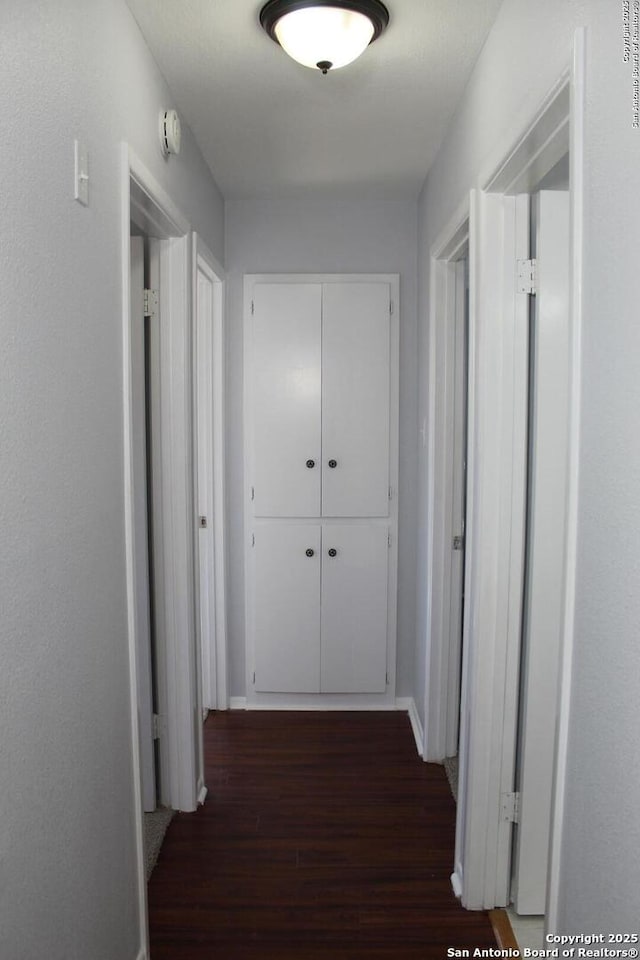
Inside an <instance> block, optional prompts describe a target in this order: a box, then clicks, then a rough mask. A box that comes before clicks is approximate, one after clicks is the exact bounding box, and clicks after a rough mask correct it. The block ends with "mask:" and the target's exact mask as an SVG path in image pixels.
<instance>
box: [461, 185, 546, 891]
mask: <svg viewBox="0 0 640 960" xmlns="http://www.w3.org/2000/svg"><path fill="white" fill-rule="evenodd" d="M528 242H529V225H528V198H524V197H519V198H509V197H504V196H500V195H495V194H488V193H483V192H477V193H475V192H474V196H473V202H472V207H471V219H470V259H469V263H470V287H471V291H472V294H473V295H472V298H471V302H470V356H469V362H470V369H471V370H473V396H474V399H475V408H474V415H473V417H472V418H471V419H470V428H471V434H472V436H471V437H470V458H469V460H470V462H469V474H468V476H469V496H468V510H467V516H468V526H467V530H468V531H469V534H470V539H471V537H472V539H471V542H470V543H469V546H468V549H467V566H466V575H465V598H466V600H465V615H464V661H465V668H466V669H465V675H464V677H463V684H464V686H463V696H462V714H463V737H462V740H461V748H460V766H461V768H462V771H463V774H464V778H463V780H462V789H461V790H460V794H459V801H458V809H457V824H458V831H457V839H456V861H458V860H459V861H460V862H462V864H463V865H464V877H463V880H464V882H463V890H462V901H463V904H464V906H466V907H468V908H470V909H485V908H487V907H494V906H504V905H505V903H506V902H507V898H508V875H509V870H508V848H509V844H510V836H511V825H510V824H508V823H507V822H506V821H503V820H502V818H501V816H500V794H501V792H503V791H505V790H507V789H512V783H513V764H514V758H515V728H516V714H517V710H516V708H517V696H516V695H517V676H518V674H517V658H518V654H519V646H520V627H521V610H522V584H523V569H524V520H525V489H526V415H527V391H526V383H527V377H526V370H527V346H528V324H527V322H526V321H527V315H528V299H527V298H526V297H525V296H524V295H520V296H519V295H518V294H517V293H516V288H515V260H516V259H517V258H518V257H520V258H521V257H522V256H523V247H524V245H526V248H527V250H528ZM488 371H491V375H490V376H489V375H487V374H488ZM461 837H462V838H463V840H462V842H461Z"/></svg>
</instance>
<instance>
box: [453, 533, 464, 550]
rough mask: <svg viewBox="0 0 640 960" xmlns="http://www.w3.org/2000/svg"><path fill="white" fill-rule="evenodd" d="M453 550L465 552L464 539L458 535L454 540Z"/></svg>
mask: <svg viewBox="0 0 640 960" xmlns="http://www.w3.org/2000/svg"><path fill="white" fill-rule="evenodd" d="M453 549H454V550H464V537H463V536H461V535H458V536H457V537H454V538H453Z"/></svg>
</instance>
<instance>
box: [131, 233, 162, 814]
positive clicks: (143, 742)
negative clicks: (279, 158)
mask: <svg viewBox="0 0 640 960" xmlns="http://www.w3.org/2000/svg"><path fill="white" fill-rule="evenodd" d="M130 283H131V287H130V290H131V406H132V427H133V433H132V452H133V509H134V538H135V565H136V604H135V606H136V645H137V665H138V671H137V685H138V726H139V734H140V762H141V772H142V801H143V806H144V810H145V811H150V810H155V808H156V772H155V761H154V744H153V674H152V667H151V622H150V591H149V546H148V545H149V538H148V521H147V509H148V506H147V430H146V396H145V394H146V389H145V332H144V325H145V319H144V241H143V239H142V237H131V268H130Z"/></svg>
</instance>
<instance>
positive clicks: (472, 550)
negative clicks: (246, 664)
mask: <svg viewBox="0 0 640 960" xmlns="http://www.w3.org/2000/svg"><path fill="white" fill-rule="evenodd" d="M584 63H585V30H584V29H580V30H578V31H576V34H575V37H574V50H573V62H572V66H571V69H570V70H567V71H566V72H565V73H564V74H563V75H562V76H561V77H560V78H559V80H558V82H557V83H556V84H555V86H554V87H553V89H552V90H551V91H550V93H549V95H548V96H547V97H546V98H545V99H544V101H543V103H542V104H541V105H540V107H539V109H538V110H537V111H536V112H535V114H534V115H533V116H532V117H529V118H528V120H527V122H526V124H525V125H524V127H523V129H521V131H520V132H518V133H517V135H516V136H515V137H514V136H511V137H510V138H509V141H507V143H506V145H505V146H504V148H501V149H499V150H497V151H496V153H495V160H493V161H492V162H491V163H490V164H489V165H488V167H487V173H486V175H484V176H481V177H480V178H479V180H478V190H477V191H473V194H472V204H473V205H474V206H475V207H476V215H477V213H480V212H481V210H482V208H483V207H484V208H489V207H491V206H495V205H498V206H502V205H503V204H505V203H506V202H508V201H509V200H512V199H513V198H514V197H516V196H517V195H518V194H523V193H526V194H528V192H529V191H530V190H531V189H532V188H533V187H534V186H535V185H537V183H538V182H539V181H540V180H541V179H542V177H543V176H544V174H545V173H546V172H547V171H548V170H550V169H551V168H552V167H553V166H554V165H555V163H556V162H557V161H558V160H559V159H560V158H561V157H562V156H563V155H564V154H565V153H566V152H567V151H568V150H569V152H570V162H571V199H570V204H571V276H570V287H571V309H570V331H569V337H570V355H571V357H570V366H571V369H570V371H569V376H570V400H569V483H568V489H567V518H568V519H567V537H566V543H567V552H566V556H565V562H564V569H565V584H564V603H563V606H564V623H563V636H562V653H561V668H560V684H559V718H558V724H557V738H556V754H555V758H554V795H553V812H552V826H551V838H550V868H549V884H548V891H547V909H546V922H547V929H550V930H553V929H554V926H555V923H556V918H557V910H558V902H559V893H560V874H559V858H560V848H561V843H562V827H563V814H564V800H565V775H566V766H567V763H566V761H567V752H568V736H567V734H568V718H569V710H570V684H571V662H572V649H573V624H574V602H575V569H576V542H577V536H576V533H577V522H576V518H577V493H578V456H577V454H578V446H579V399H580V340H581V336H580V331H581V303H582V244H583V240H582V235H583V234H582V222H583V204H584V200H583V196H584V173H583V164H584V132H583V131H584V119H583V114H584ZM490 219H491V218H490ZM493 222H494V224H495V223H496V222H497V221H496V218H495V217H494V218H493ZM480 239H481V240H483V241H484V242H482V246H481V247H480V248H479V249H476V250H475V252H474V253H473V254H472V258H471V264H470V265H471V277H470V285H471V290H470V322H471V332H470V341H471V342H470V368H471V371H472V369H473V366H474V360H475V359H476V358H475V352H476V350H477V345H476V343H475V333H476V331H477V327H478V322H479V320H480V321H481V322H482V323H483V324H484V325H485V328H486V326H487V324H489V325H492V326H493V328H494V331H493V332H494V336H495V337H496V338H497V339H496V344H497V346H498V347H501V348H502V349H505V348H507V346H508V345H507V344H506V343H505V342H504V338H503V333H505V331H507V326H508V325H506V324H504V325H503V331H502V332H501V331H500V330H499V329H498V327H499V324H497V323H496V318H499V316H500V310H499V309H496V305H495V304H494V305H493V308H492V303H491V290H490V289H487V288H486V286H485V287H484V288H483V287H480V288H479V287H478V286H477V282H478V276H479V273H480V275H482V273H483V271H484V273H485V274H486V271H487V267H488V265H489V264H490V263H491V262H493V270H494V272H495V271H500V270H502V272H503V276H504V277H505V278H507V277H508V271H509V270H512V267H508V266H506V264H505V263H504V260H503V259H502V260H501V259H500V258H496V257H495V256H493V257H492V256H491V252H494V253H495V251H496V250H498V251H499V250H500V248H501V245H502V244H501V240H502V238H501V237H499V236H496V237H494V238H493V242H492V243H491V244H489V245H487V244H486V241H487V239H489V238H487V237H484V238H480ZM505 267H506V269H505ZM512 281H513V278H511V281H508V282H512ZM498 307H499V305H498ZM492 318H493V319H492ZM506 335H507V336H508V332H507V333H506ZM507 366H508V365H507ZM503 367H504V371H503V372H504V374H505V375H506V377H507V379H508V378H509V377H512V378H513V377H514V374H515V371H514V370H513V368H512V369H511V371H510V372H509V370H508V369H506V366H505V365H503ZM471 378H473V380H474V383H473V385H472V384H471V383H470V389H471V390H472V392H473V393H475V395H476V397H475V407H476V408H477V407H478V405H479V402H480V400H481V398H483V403H484V404H485V405H487V404H488V406H486V407H485V413H489V414H490V415H492V416H494V417H499V416H500V407H501V398H500V393H499V391H497V390H496V389H495V384H492V383H490V382H489V383H488V382H486V381H487V378H486V377H485V378H484V381H483V380H481V379H480V378H478V377H476V376H475V374H474V373H473V372H471V373H470V379H471ZM503 379H504V378H503ZM492 395H493V398H492ZM476 416H477V409H476V414H475V415H474V417H473V418H470V437H469V449H470V458H469V482H468V491H469V493H468V530H469V533H470V535H472V536H473V541H474V542H473V543H469V544H468V550H467V560H468V563H467V573H466V588H465V593H466V595H467V600H468V609H467V611H466V615H465V638H464V668H463V714H465V716H466V719H465V722H464V723H463V730H462V739H461V750H460V788H459V790H460V792H459V801H458V820H457V830H456V855H455V865H454V873H453V875H452V885H453V888H454V891H455V892H456V893H457V894H458V895H459V896H461V898H462V902H463V904H464V906H466V907H468V908H470V909H486V908H492V907H495V906H504V905H506V903H507V902H508V897H509V882H508V881H509V875H510V829H509V828H510V824H509V823H508V822H507V816H506V814H505V813H504V812H503V811H502V810H501V794H502V793H503V792H504V791H505V790H509V789H513V787H512V786H511V787H509V786H508V784H506V783H505V777H504V774H505V772H508V770H509V768H510V767H511V768H512V767H513V760H514V751H515V741H516V727H517V684H518V680H519V676H518V671H517V669H516V663H517V658H518V655H519V649H515V648H514V645H513V642H511V643H509V642H505V638H504V635H503V636H502V639H500V636H499V633H498V630H497V627H498V621H497V617H498V616H502V617H504V615H505V610H504V607H501V606H500V604H504V603H505V601H506V600H508V598H509V597H511V599H512V602H513V603H514V604H515V605H516V609H517V606H518V605H519V606H521V603H522V587H523V584H522V582H520V583H519V584H518V583H517V581H516V580H514V578H513V575H512V574H513V572H514V568H513V566H512V564H511V563H510V562H508V563H506V564H505V563H504V562H503V563H502V564H500V565H499V566H498V567H497V568H496V569H497V570H499V571H500V570H501V571H502V572H501V573H500V575H499V576H498V577H497V578H496V579H495V581H494V582H489V583H487V584H485V591H484V595H483V596H478V593H477V586H478V583H479V581H477V582H476V580H477V578H478V577H479V570H478V569H477V568H478V564H481V563H483V562H484V561H485V559H486V558H485V552H486V551H487V550H489V551H490V552H491V553H492V554H493V556H494V560H495V561H496V562H498V561H499V559H500V556H501V555H502V556H504V554H503V551H504V550H506V549H507V547H508V544H509V542H510V539H511V535H512V533H513V532H515V533H516V538H517V530H516V531H514V530H513V522H515V523H516V525H517V524H518V523H519V522H520V520H519V519H518V518H519V507H518V505H517V504H516V505H512V523H507V524H504V525H503V534H501V533H499V534H498V539H499V540H502V541H503V542H502V543H501V544H500V548H499V549H498V550H496V543H497V541H496V539H495V538H496V529H495V528H494V527H492V526H491V524H486V523H485V524H482V523H480V522H479V520H480V516H479V514H478V509H479V510H480V511H481V512H482V509H483V507H482V504H481V502H480V501H479V500H478V494H479V493H481V491H482V488H483V485H484V487H485V489H486V488H487V484H490V483H491V482H493V483H494V484H495V483H496V482H497V483H498V484H499V485H500V495H501V497H504V496H505V495H507V494H508V492H509V491H511V490H512V479H513V471H514V466H515V465H516V464H515V462H514V461H511V462H509V460H508V459H503V461H502V463H501V465H500V467H499V470H498V473H497V476H495V477H493V478H492V477H491V467H490V463H489V459H488V458H487V449H486V445H484V447H485V449H484V451H482V448H481V447H480V445H479V444H478V443H477V439H476V437H475V432H476V430H477V424H476V422H475V420H476ZM486 422H487V421H486V419H485V423H486ZM474 450H475V453H474V452H472V451H474ZM477 453H480V455H479V456H476V454H477ZM520 468H521V467H520V466H518V467H517V469H518V470H519V469H520ZM474 501H476V503H474ZM515 507H518V509H517V510H516V512H515V513H514V512H513V510H514V508H515ZM514 518H515V520H514ZM486 519H489V518H488V517H485V520H486ZM498 529H499V528H498ZM491 538H494V546H493V547H492V545H491ZM516 552H517V551H516ZM519 562H520V560H519V559H518V563H519ZM515 569H517V564H516V568H515ZM509 580H511V590H509V589H507V585H508V583H509ZM507 609H508V608H507ZM514 612H515V611H514ZM511 636H513V637H516V636H518V634H517V632H516V631H511ZM438 642H442V640H441V638H440V640H439V639H438V638H437V637H434V638H432V643H436V644H437V643H438ZM518 648H519V643H518ZM483 705H484V706H483Z"/></svg>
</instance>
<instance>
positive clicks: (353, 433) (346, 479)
mask: <svg viewBox="0 0 640 960" xmlns="http://www.w3.org/2000/svg"><path fill="white" fill-rule="evenodd" d="M322 312H323V326H322V513H323V516H325V517H383V516H388V513H389V361H390V289H389V284H388V283H329V284H325V286H324V295H323V311H322Z"/></svg>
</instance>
